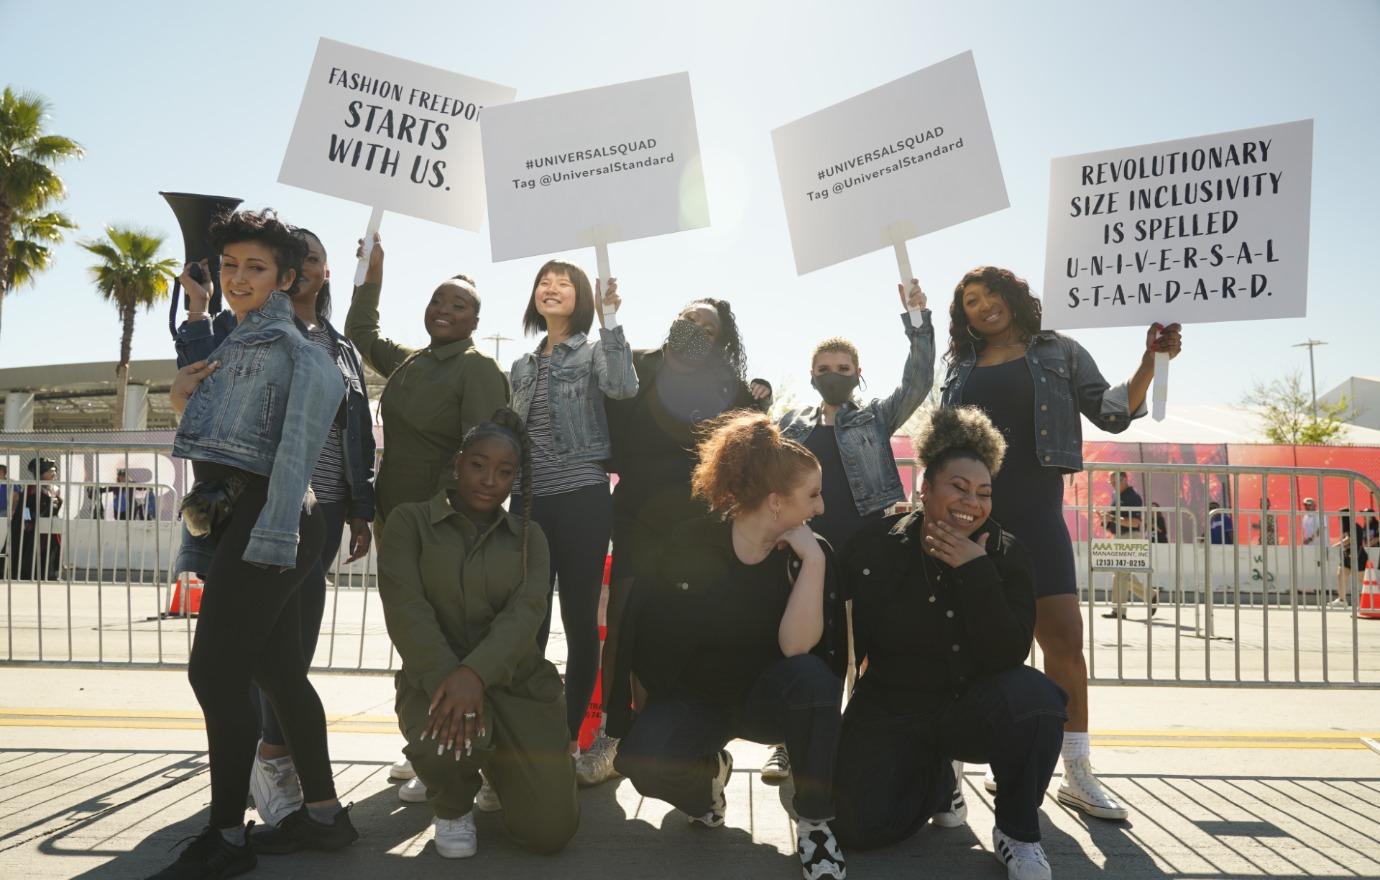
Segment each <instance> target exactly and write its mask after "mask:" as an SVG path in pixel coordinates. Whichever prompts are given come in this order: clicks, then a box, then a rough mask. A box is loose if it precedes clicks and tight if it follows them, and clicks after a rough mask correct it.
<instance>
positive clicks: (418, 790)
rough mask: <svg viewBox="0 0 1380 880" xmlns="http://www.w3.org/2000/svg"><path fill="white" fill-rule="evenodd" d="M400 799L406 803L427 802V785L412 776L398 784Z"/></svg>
mask: <svg viewBox="0 0 1380 880" xmlns="http://www.w3.org/2000/svg"><path fill="white" fill-rule="evenodd" d="M398 800H400V801H402V802H403V803H405V804H424V803H426V785H425V784H424V783H423V782H422V780H420V779H418V778H417V777H415V776H414V777H412V778H411V779H409V780H407V781H406V782H404V783H403V784H402V785H399V786H398Z"/></svg>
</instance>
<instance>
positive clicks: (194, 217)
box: [158, 192, 244, 339]
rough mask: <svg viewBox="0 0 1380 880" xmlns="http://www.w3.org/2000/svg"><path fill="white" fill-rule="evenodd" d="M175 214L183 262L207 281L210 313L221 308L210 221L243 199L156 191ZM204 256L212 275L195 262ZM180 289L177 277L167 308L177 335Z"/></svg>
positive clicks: (217, 267) (203, 258)
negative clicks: (209, 295) (203, 270)
mask: <svg viewBox="0 0 1380 880" xmlns="http://www.w3.org/2000/svg"><path fill="white" fill-rule="evenodd" d="M158 194H159V195H160V196H162V197H163V198H164V199H166V200H167V202H168V207H170V208H172V211H173V216H175V217H177V225H178V226H179V227H181V229H182V250H183V253H184V254H185V255H186V262H188V263H191V264H192V269H191V274H192V277H193V278H195V279H196V280H197V281H198V282H200V283H201V284H207V283H208V282H209V284H210V288H211V302H210V305H209V309H210V312H211V314H213V315H214V314H215V313H217V312H219V311H220V254H218V253H216V252H215V248H213V247H211V236H210V230H211V221H212V220H214V219H215V218H216V217H217V216H218V215H220V214H228V213H230V212H231V211H233V210H235V208H236V207H237V206H238V205H239V203H240V202H242V201H244V199H237V198H234V197H233V196H203V195H200V194H198V193H179V192H159V193H158ZM201 260H206V261H207V262H208V265H209V266H210V268H211V277H210V278H202V277H201V267H200V266H198V265H196V264H197V263H198V262H199V261H201ZM181 291H182V283H181V282H180V281H174V282H173V292H172V307H171V308H170V309H169V310H168V331H169V332H170V333H172V335H173V338H174V339H176V338H177V295H178V294H179V293H180V292H181Z"/></svg>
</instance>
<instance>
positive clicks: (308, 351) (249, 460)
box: [173, 291, 345, 572]
mask: <svg viewBox="0 0 1380 880" xmlns="http://www.w3.org/2000/svg"><path fill="white" fill-rule="evenodd" d="M216 360H217V361H219V362H220V368H219V369H217V370H216V371H215V372H214V373H212V374H211V375H210V376H208V377H207V378H206V379H205V380H204V381H203V382H202V383H201V385H200V386H199V387H198V388H197V390H196V391H195V392H194V393H193V394H192V396H191V398H190V399H189V400H188V401H187V408H186V410H185V411H184V412H183V413H182V421H181V422H180V423H179V424H178V426H177V436H176V438H175V439H174V440H173V455H174V456H175V457H177V458H186V459H195V460H198V461H210V462H217V463H219V464H226V465H230V466H232V467H237V468H240V469H241V470H245V471H248V472H250V473H254V474H260V475H263V476H267V477H268V478H269V479H268V500H267V501H266V502H265V504H264V507H263V510H262V511H261V512H260V513H259V519H258V521H257V522H256V523H255V525H254V529H253V531H252V532H250V536H249V545H248V546H247V547H246V548H245V551H244V560H245V561H246V562H253V563H256V564H259V565H265V566H277V567H280V568H292V567H293V566H295V565H296V564H297V538H298V535H297V527H298V519H299V516H300V515H301V512H302V499H303V498H305V497H306V493H307V485H308V483H309V482H310V480H311V473H312V470H313V469H314V468H315V467H316V459H317V457H318V456H320V454H321V447H322V445H323V444H324V443H325V440H326V434H327V432H328V431H329V430H330V427H331V421H332V420H333V419H334V418H335V414H336V411H337V410H338V409H339V408H340V401H341V400H342V399H343V398H344V396H345V380H344V379H343V378H341V375H340V370H339V368H337V367H336V365H335V363H334V362H333V361H332V360H331V358H330V356H329V355H327V354H326V353H325V352H324V351H322V350H321V349H320V348H318V347H316V346H315V345H312V343H311V342H310V340H308V339H307V337H306V336H305V335H304V334H303V333H302V331H301V330H300V329H298V327H297V324H296V323H295V322H294V321H293V315H292V303H291V301H290V300H289V299H288V296H287V294H285V293H283V292H281V291H276V292H274V293H273V294H272V295H271V296H270V297H269V298H268V301H267V302H266V303H264V305H263V306H262V307H261V308H259V309H258V310H257V311H254V312H250V313H249V314H248V315H247V316H246V317H245V319H244V320H243V321H242V322H240V324H239V325H238V326H237V327H235V329H234V331H232V332H231V333H230V335H229V336H227V337H226V338H225V341H224V342H222V343H221V344H220V346H219V347H218V348H217V349H216ZM189 539H190V536H189V535H188V534H187V533H186V530H185V528H184V530H183V545H182V549H181V550H180V551H179V553H178V567H177V570H178V571H180V572H181V571H196V572H204V571H206V569H207V568H209V563H210V560H209V553H210V552H211V551H212V550H213V544H212V543H211V542H208V541H205V540H204V539H203V540H189Z"/></svg>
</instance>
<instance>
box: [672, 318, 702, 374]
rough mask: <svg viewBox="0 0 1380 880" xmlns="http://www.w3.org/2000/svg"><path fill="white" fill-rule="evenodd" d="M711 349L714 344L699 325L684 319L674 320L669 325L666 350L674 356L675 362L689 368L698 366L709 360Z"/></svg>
mask: <svg viewBox="0 0 1380 880" xmlns="http://www.w3.org/2000/svg"><path fill="white" fill-rule="evenodd" d="M713 349H714V342H713V340H712V339H710V338H709V332H708V331H707V330H705V329H704V328H703V327H701V326H700V325H699V324H696V323H695V322H694V321H689V320H686V319H685V318H676V320H675V321H673V322H672V323H671V335H670V336H668V337H667V338H666V350H667V351H669V352H670V353H671V354H673V355H675V356H676V358H677V360H681V361H684V362H685V363H687V364H690V365H691V366H699V365H700V364H702V363H704V362H705V361H707V360H709V355H710V353H711V352H712V351H713Z"/></svg>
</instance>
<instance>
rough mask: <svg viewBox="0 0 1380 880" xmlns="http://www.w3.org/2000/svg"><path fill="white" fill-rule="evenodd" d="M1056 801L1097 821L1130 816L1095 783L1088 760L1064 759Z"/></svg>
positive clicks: (1127, 811)
mask: <svg viewBox="0 0 1380 880" xmlns="http://www.w3.org/2000/svg"><path fill="white" fill-rule="evenodd" d="M1058 800H1059V803H1061V804H1064V805H1066V806H1070V807H1073V808H1074V809H1078V810H1082V811H1083V812H1085V813H1087V814H1088V815H1089V816H1096V817H1097V818H1099V819H1125V818H1126V817H1127V816H1129V815H1130V811H1129V810H1127V809H1126V808H1125V807H1124V806H1122V805H1121V802H1120V801H1118V800H1117V799H1116V798H1114V797H1112V796H1111V795H1110V794H1108V793H1107V790H1106V789H1104V788H1103V787H1102V783H1100V782H1098V781H1097V777H1096V776H1094V775H1093V769H1092V761H1091V759H1089V758H1074V759H1073V760H1072V761H1070V760H1069V759H1067V758H1065V759H1064V782H1063V784H1062V785H1060V786H1059V798H1058Z"/></svg>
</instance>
